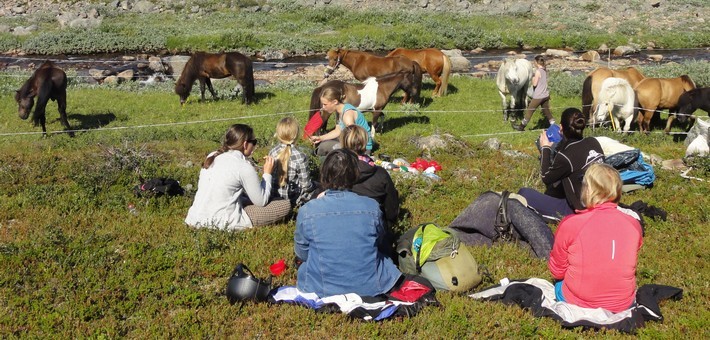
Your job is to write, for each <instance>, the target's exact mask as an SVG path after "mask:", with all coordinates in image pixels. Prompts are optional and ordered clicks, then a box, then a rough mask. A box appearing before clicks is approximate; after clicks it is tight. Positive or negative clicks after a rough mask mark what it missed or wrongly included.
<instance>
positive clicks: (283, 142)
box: [269, 117, 314, 207]
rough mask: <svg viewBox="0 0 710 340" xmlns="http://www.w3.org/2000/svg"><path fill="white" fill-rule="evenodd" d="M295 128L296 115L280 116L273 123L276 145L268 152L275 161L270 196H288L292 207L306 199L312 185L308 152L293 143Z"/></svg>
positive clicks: (296, 132) (296, 134) (294, 140)
mask: <svg viewBox="0 0 710 340" xmlns="http://www.w3.org/2000/svg"><path fill="white" fill-rule="evenodd" d="M298 132H299V126H298V121H296V119H295V118H293V117H284V118H282V119H281V120H280V121H279V123H278V124H277V125H276V134H275V137H276V138H277V139H278V140H279V145H277V146H275V147H274V148H273V149H271V151H269V156H271V157H273V158H274V160H275V161H276V162H275V163H276V164H274V176H273V179H272V180H273V183H272V186H271V187H272V188H273V189H272V194H271V196H272V197H282V198H284V199H288V200H289V201H290V202H291V206H293V207H295V206H300V205H301V204H303V203H304V202H305V201H307V200H308V199H309V197H310V194H311V193H312V192H313V189H314V186H313V183H312V182H311V175H310V174H309V172H308V156H307V155H306V154H305V153H303V152H302V151H301V150H299V149H298V148H296V147H295V143H296V140H297V139H298Z"/></svg>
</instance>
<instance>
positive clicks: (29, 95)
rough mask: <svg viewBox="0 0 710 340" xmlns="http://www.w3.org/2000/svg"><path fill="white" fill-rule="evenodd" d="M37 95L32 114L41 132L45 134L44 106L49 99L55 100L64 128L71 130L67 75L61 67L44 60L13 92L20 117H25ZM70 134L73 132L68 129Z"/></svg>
mask: <svg viewBox="0 0 710 340" xmlns="http://www.w3.org/2000/svg"><path fill="white" fill-rule="evenodd" d="M35 97H37V107H36V108H35V111H34V113H33V114H32V120H33V121H34V125H35V126H37V125H42V132H44V134H45V135H46V134H47V128H46V126H45V123H46V120H47V118H46V116H45V108H46V106H47V102H49V100H50V99H51V100H56V101H57V106H58V108H59V120H60V121H61V122H62V125H64V127H65V128H66V130H71V127H70V126H69V122H68V121H67V75H66V73H64V71H63V70H62V69H60V68H59V67H56V66H54V64H52V62H50V61H45V62H44V63H43V64H42V65H40V67H39V68H38V69H37V70H36V71H35V72H34V74H32V77H30V79H28V80H27V81H26V82H25V83H24V84H23V85H22V87H21V88H20V89H19V90H17V91H16V92H15V101H16V102H17V104H18V105H19V109H18V114H19V115H20V118H22V119H27V117H28V116H29V114H30V111H32V106H34V104H35V101H34V98H35ZM68 133H69V135H70V136H72V137H74V133H73V132H71V131H69V132H68Z"/></svg>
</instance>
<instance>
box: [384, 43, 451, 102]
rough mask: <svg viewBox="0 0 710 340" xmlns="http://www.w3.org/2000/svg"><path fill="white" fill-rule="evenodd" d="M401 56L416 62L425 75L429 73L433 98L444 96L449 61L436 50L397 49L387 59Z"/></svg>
mask: <svg viewBox="0 0 710 340" xmlns="http://www.w3.org/2000/svg"><path fill="white" fill-rule="evenodd" d="M398 55H402V56H405V57H407V58H409V59H410V60H413V61H416V62H417V63H418V64H419V66H421V67H422V69H423V70H424V71H426V73H429V76H431V79H432V80H434V83H435V84H436V86H435V87H434V92H433V94H432V96H433V97H440V96H445V95H446V93H447V90H448V88H449V76H450V75H451V59H449V57H448V56H447V55H446V54H444V53H443V52H441V50H438V49H436V48H426V49H421V50H410V49H406V48H397V49H395V50H394V51H392V52H390V53H389V54H387V56H388V57H394V56H398Z"/></svg>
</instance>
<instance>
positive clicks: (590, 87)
mask: <svg viewBox="0 0 710 340" xmlns="http://www.w3.org/2000/svg"><path fill="white" fill-rule="evenodd" d="M611 77H614V78H621V79H626V81H628V82H629V85H631V87H632V88H633V87H636V85H637V84H638V83H639V82H640V81H641V80H642V79H644V78H645V76H644V75H643V74H642V73H641V72H640V71H639V70H638V69H636V68H635V67H628V68H626V69H623V70H612V69H609V68H606V67H599V68H597V69H595V70H594V71H592V72H590V73H589V75H588V76H587V78H585V79H584V83H583V85H582V113H583V114H584V117H586V118H587V120H589V117H591V116H590V111H591V110H592V109H593V108H594V109H596V107H597V100H596V95H597V94H598V93H599V90H600V89H601V86H602V82H603V81H604V79H606V78H611ZM591 113H592V114H593V113H594V112H591Z"/></svg>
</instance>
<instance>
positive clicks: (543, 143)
mask: <svg viewBox="0 0 710 340" xmlns="http://www.w3.org/2000/svg"><path fill="white" fill-rule="evenodd" d="M546 146H547V147H550V146H552V142H550V140H549V139H548V138H547V130H542V133H541V134H540V147H546Z"/></svg>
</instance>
